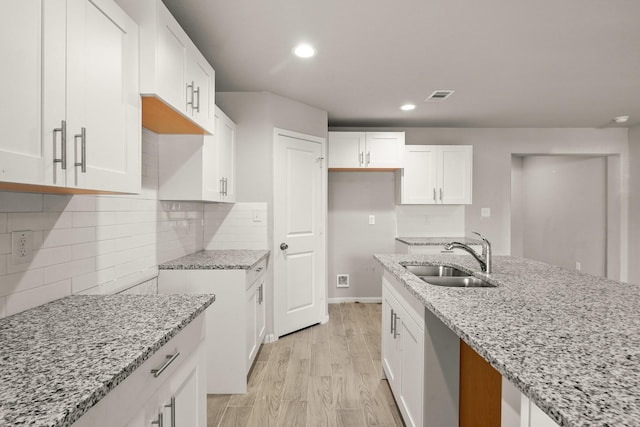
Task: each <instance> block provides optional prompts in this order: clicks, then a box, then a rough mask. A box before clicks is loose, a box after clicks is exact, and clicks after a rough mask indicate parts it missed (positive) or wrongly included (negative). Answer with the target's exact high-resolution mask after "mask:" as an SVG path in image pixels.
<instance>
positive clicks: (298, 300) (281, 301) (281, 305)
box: [274, 129, 326, 336]
mask: <svg viewBox="0 0 640 427" xmlns="http://www.w3.org/2000/svg"><path fill="white" fill-rule="evenodd" d="M274 137H275V144H276V159H275V173H274V178H275V189H274V192H275V193H274V198H275V204H274V225H275V230H274V239H275V240H274V245H275V248H274V253H275V254H276V256H275V257H274V258H275V286H274V290H275V301H276V304H275V319H276V333H277V335H278V336H282V335H285V334H288V333H290V332H293V331H296V330H298V329H302V328H305V327H307V326H310V325H313V324H316V323H319V322H320V321H321V320H322V317H323V313H324V310H323V306H324V305H326V300H325V298H324V295H325V283H324V282H325V280H324V279H325V265H326V264H325V238H324V234H325V233H324V227H325V216H326V214H325V204H324V192H325V191H326V188H325V186H324V185H323V175H324V174H323V168H324V159H323V154H322V153H323V141H324V140H323V139H321V138H316V137H312V136H308V135H302V134H297V133H294V132H289V131H283V130H278V129H276V131H275V134H274Z"/></svg>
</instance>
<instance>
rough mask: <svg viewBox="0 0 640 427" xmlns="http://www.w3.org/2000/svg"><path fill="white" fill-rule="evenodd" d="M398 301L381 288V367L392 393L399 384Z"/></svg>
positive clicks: (395, 391)
mask: <svg viewBox="0 0 640 427" xmlns="http://www.w3.org/2000/svg"><path fill="white" fill-rule="evenodd" d="M397 314H398V303H397V301H396V299H395V298H394V297H393V296H392V295H391V294H390V293H389V292H388V291H387V289H386V287H383V288H382V367H383V369H384V372H385V373H386V375H387V380H388V381H389V386H390V387H391V389H392V390H393V392H394V394H396V393H398V392H399V391H400V390H399V385H400V372H399V369H400V340H398V339H397V332H396V333H395V334H394V330H395V331H397V330H396V329H395V328H396V326H397V323H396V317H397Z"/></svg>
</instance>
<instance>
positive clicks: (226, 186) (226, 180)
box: [224, 178, 229, 196]
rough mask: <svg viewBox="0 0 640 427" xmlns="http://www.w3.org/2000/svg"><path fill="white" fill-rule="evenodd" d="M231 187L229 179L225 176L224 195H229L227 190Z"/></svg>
mask: <svg viewBox="0 0 640 427" xmlns="http://www.w3.org/2000/svg"><path fill="white" fill-rule="evenodd" d="M228 189H229V180H228V179H227V178H224V195H225V196H228V195H229V194H228V193H227V190H228Z"/></svg>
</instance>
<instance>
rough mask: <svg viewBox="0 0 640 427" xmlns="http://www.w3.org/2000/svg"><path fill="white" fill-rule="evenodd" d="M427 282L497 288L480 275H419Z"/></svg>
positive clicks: (451, 285)
mask: <svg viewBox="0 0 640 427" xmlns="http://www.w3.org/2000/svg"><path fill="white" fill-rule="evenodd" d="M418 277H420V278H421V279H422V280H424V281H425V282H427V283H429V284H431V285H436V286H449V287H454V288H495V286H496V285H493V284H491V283H489V282H487V281H486V280H482V279H480V278H479V277H474V276H467V277H460V276H457V277H438V276H431V277H430V276H418Z"/></svg>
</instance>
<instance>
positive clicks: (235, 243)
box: [203, 203, 268, 249]
mask: <svg viewBox="0 0 640 427" xmlns="http://www.w3.org/2000/svg"><path fill="white" fill-rule="evenodd" d="M204 210H205V211H204V233H203V234H204V245H205V247H206V249H267V248H268V240H267V236H268V233H267V204H266V203H236V204H235V205H226V204H213V205H205V209H204ZM254 211H255V212H257V213H258V214H259V215H258V216H259V217H260V218H262V219H263V221H260V222H254V221H253V214H254Z"/></svg>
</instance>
